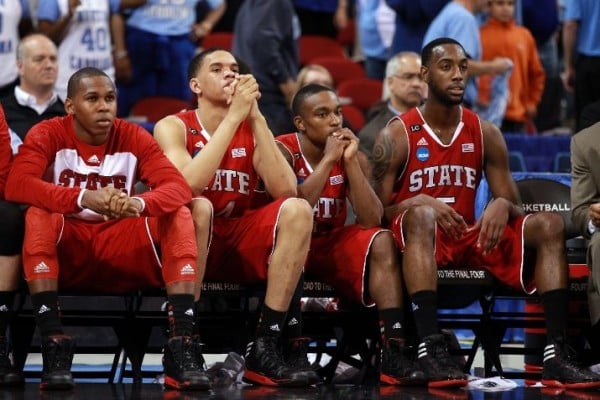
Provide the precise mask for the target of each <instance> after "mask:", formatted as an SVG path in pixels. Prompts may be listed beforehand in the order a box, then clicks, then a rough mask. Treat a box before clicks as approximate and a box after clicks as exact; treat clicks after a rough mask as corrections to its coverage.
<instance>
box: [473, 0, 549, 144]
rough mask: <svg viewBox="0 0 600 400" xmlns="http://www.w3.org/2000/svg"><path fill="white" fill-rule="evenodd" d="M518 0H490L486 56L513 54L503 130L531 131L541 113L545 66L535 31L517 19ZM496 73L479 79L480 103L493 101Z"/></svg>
mask: <svg viewBox="0 0 600 400" xmlns="http://www.w3.org/2000/svg"><path fill="white" fill-rule="evenodd" d="M514 13H515V2H514V0H490V1H489V19H488V20H487V22H486V23H485V24H484V25H483V26H482V27H481V29H480V33H481V47H482V49H483V55H482V57H481V58H482V60H483V61H491V60H494V59H496V58H498V57H506V58H509V59H510V60H511V61H512V63H513V70H512V73H511V74H510V78H509V80H508V90H509V96H508V101H507V104H506V111H505V113H504V118H503V121H502V126H501V128H500V129H501V130H502V131H503V132H523V133H524V132H527V131H528V126H530V124H532V123H533V118H534V117H535V116H536V114H537V106H538V104H539V102H540V100H541V98H542V91H543V90H544V69H543V67H542V64H541V63H540V59H539V57H538V54H537V46H536V44H535V40H534V39H533V36H531V33H530V32H529V31H528V30H527V28H524V27H522V26H519V25H517V24H516V23H515V20H514ZM493 79H494V76H492V75H489V74H488V75H484V76H481V77H480V79H479V97H478V103H483V104H489V103H490V97H492V96H494V94H495V93H494V92H493V90H492V80H493Z"/></svg>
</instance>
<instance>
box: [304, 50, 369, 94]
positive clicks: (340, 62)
mask: <svg viewBox="0 0 600 400" xmlns="http://www.w3.org/2000/svg"><path fill="white" fill-rule="evenodd" d="M311 64H317V65H321V66H323V67H325V68H326V69H327V71H329V73H330V74H331V77H332V78H333V82H334V84H335V86H336V87H337V86H338V85H340V83H342V82H344V81H346V80H349V79H360V78H365V77H366V75H365V69H364V67H363V66H362V65H361V64H359V63H357V62H355V61H352V60H351V59H349V58H342V57H331V56H325V57H317V58H315V59H313V60H312V61H311Z"/></svg>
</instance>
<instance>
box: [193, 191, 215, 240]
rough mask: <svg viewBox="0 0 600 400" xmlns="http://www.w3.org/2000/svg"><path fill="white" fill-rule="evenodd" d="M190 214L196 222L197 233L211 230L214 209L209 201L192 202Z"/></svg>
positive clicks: (197, 200) (196, 200)
mask: <svg viewBox="0 0 600 400" xmlns="http://www.w3.org/2000/svg"><path fill="white" fill-rule="evenodd" d="M190 212H191V214H192V220H193V221H194V228H195V229H196V232H198V230H199V229H202V228H204V229H209V228H210V224H211V220H212V214H213V208H212V204H211V203H210V202H209V201H208V200H203V199H195V200H192V202H191V204H190Z"/></svg>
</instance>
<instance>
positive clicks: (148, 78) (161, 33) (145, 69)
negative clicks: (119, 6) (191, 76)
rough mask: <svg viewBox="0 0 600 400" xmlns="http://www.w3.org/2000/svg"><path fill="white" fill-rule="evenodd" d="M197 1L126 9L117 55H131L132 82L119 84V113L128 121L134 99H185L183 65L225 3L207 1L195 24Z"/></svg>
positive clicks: (157, 0)
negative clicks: (122, 47) (123, 43)
mask: <svg viewBox="0 0 600 400" xmlns="http://www.w3.org/2000/svg"><path fill="white" fill-rule="evenodd" d="M198 1H199V0H183V1H177V2H174V1H168V2H165V1H162V0H147V1H146V4H144V5H143V6H141V7H137V8H134V9H132V10H129V14H130V15H129V17H128V18H127V23H126V30H125V39H126V43H127V47H126V49H125V51H124V52H123V53H115V57H116V58H118V56H123V57H125V56H127V55H128V56H129V59H130V60H131V71H132V78H131V79H125V80H119V81H118V82H117V87H118V90H119V110H118V115H119V116H121V117H126V116H128V115H129V112H130V110H131V107H132V106H133V105H134V104H135V102H136V101H138V100H140V99H141V98H143V97H147V96H165V97H174V98H178V99H181V100H185V101H188V100H190V99H191V98H192V93H191V92H190V88H189V85H188V79H187V66H188V63H189V62H190V60H191V59H192V57H193V56H194V51H195V50H196V41H197V40H198V38H200V37H202V36H203V35H206V33H207V32H209V31H210V30H212V27H213V26H214V23H215V22H216V21H218V19H219V18H220V17H221V15H223V13H224V12H225V2H224V0H207V2H208V4H209V6H210V9H211V12H209V13H208V14H207V16H206V18H205V19H204V21H201V22H200V23H195V21H196V4H197V3H198Z"/></svg>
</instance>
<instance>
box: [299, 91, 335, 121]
mask: <svg viewBox="0 0 600 400" xmlns="http://www.w3.org/2000/svg"><path fill="white" fill-rule="evenodd" d="M321 92H332V93H334V94H335V90H333V89H332V88H330V87H329V86H324V85H319V84H317V83H309V84H308V85H306V86H304V87H302V88H300V90H298V91H297V92H296V94H295V95H294V99H293V100H292V113H293V114H294V116H296V115H300V107H302V103H304V100H305V99H306V98H307V97H309V96H312V95H313V94H317V93H321Z"/></svg>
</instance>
